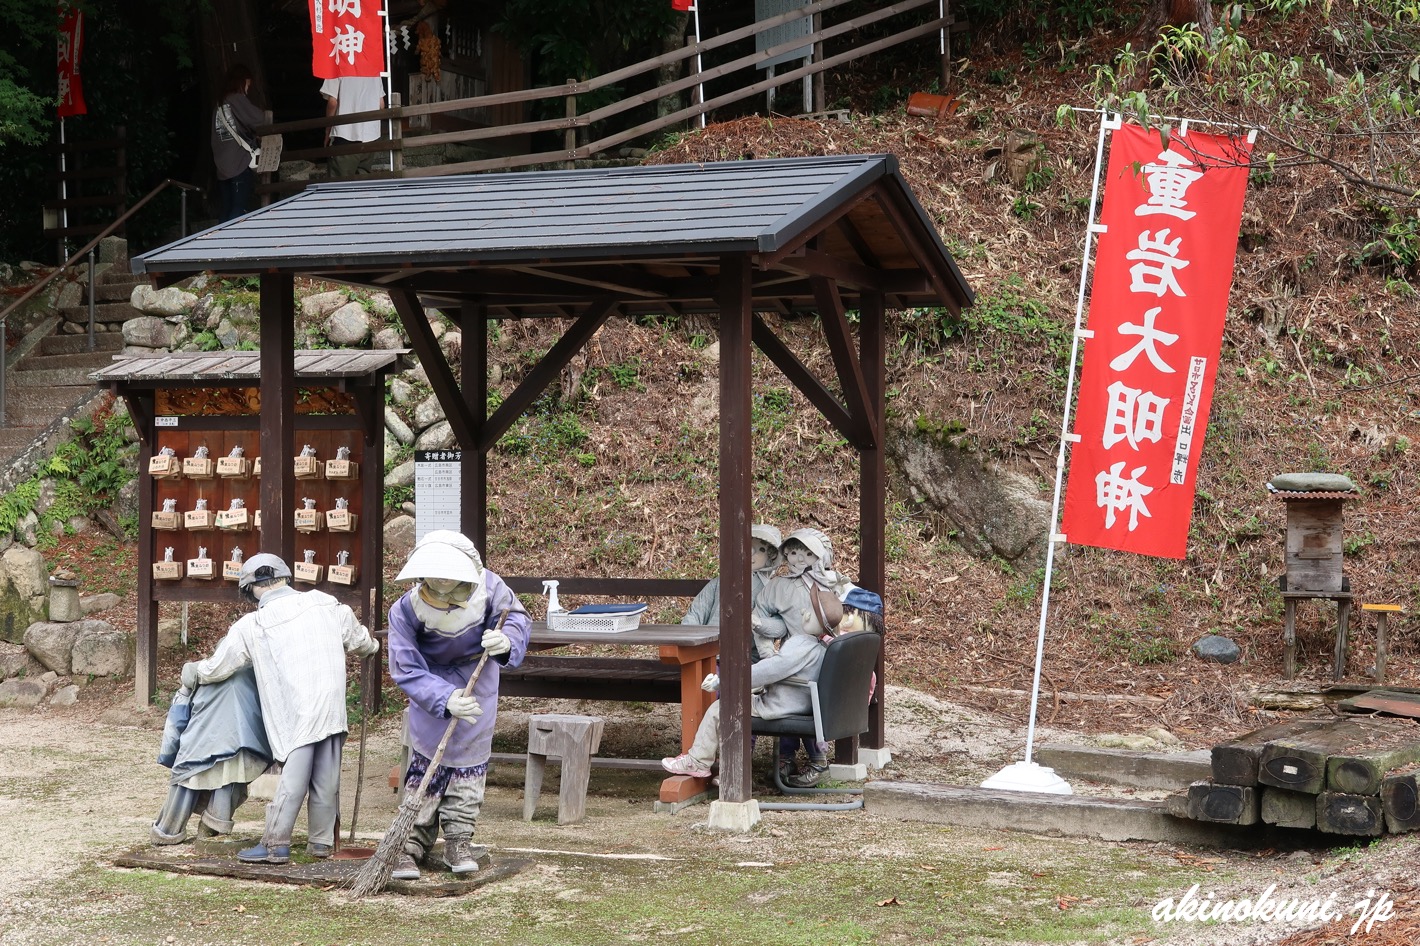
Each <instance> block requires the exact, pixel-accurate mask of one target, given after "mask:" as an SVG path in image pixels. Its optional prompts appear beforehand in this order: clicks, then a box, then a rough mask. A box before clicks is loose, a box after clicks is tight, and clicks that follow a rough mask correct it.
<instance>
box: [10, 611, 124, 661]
mask: <svg viewBox="0 0 1420 946" xmlns="http://www.w3.org/2000/svg"><path fill="white" fill-rule="evenodd" d="M91 624H102V625H104V626H105V627H108V626H110V625H109V624H108V622H106V621H92V620H91V621H65V622H63V623H59V622H55V621H36V622H35V623H34V624H31V625H30V626H29V627H28V628H26V629H25V650H27V651H29V652H30V656H31V657H33V658H34V659H35V660H38V661H39V662H40V663H42V664H44V665H45V666H46V667H48V668H49V669H50V670H53V671H54V672H55V673H68V672H69V670H70V660H71V659H72V657H73V654H74V642H75V641H76V640H78V639H79V635H80V633H82V632H83V631H84V630H85V629H86V628H87V627H88V626H89V625H91Z"/></svg>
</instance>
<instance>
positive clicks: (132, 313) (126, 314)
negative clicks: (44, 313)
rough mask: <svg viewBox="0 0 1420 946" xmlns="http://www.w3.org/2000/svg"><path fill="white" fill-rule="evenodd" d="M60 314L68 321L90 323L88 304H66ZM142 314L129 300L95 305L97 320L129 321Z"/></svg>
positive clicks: (95, 319) (81, 323) (95, 317)
mask: <svg viewBox="0 0 1420 946" xmlns="http://www.w3.org/2000/svg"><path fill="white" fill-rule="evenodd" d="M59 314H60V315H62V316H64V318H65V319H66V320H67V321H70V322H75V323H78V324H80V325H88V324H89V307H88V305H87V304H86V305H72V306H65V307H64V308H62V309H60V310H59ZM140 315H143V313H142V312H139V311H138V310H137V309H135V308H133V306H131V305H129V304H128V303H127V302H105V303H103V304H101V305H96V306H94V321H95V322H127V321H128V320H129V319H136V318H138V317H139V316H140Z"/></svg>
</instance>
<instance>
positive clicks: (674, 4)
mask: <svg viewBox="0 0 1420 946" xmlns="http://www.w3.org/2000/svg"><path fill="white" fill-rule="evenodd" d="M693 6H695V0H671V9H672V10H680V11H682V12H684V11H686V10H689V9H690V8H691V7H693Z"/></svg>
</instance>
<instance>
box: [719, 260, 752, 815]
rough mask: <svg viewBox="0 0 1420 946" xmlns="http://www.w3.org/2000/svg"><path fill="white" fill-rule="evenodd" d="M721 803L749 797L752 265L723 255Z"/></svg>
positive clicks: (721, 315)
mask: <svg viewBox="0 0 1420 946" xmlns="http://www.w3.org/2000/svg"><path fill="white" fill-rule="evenodd" d="M719 303H720V304H719V308H720V703H721V705H720V798H721V799H722V800H723V801H728V802H743V801H748V800H749V798H750V778H751V773H750V751H749V730H750V727H749V715H750V709H749V704H750V699H749V697H750V694H749V669H750V668H749V648H750V628H749V619H750V608H751V606H752V605H753V602H752V601H751V600H750V537H749V530H750V525H751V520H750V504H751V501H752V499H753V495H752V489H751V485H752V484H751V473H752V469H751V462H750V454H751V446H750V387H751V384H752V380H753V379H752V374H751V363H750V344H751V339H750V317H751V314H752V311H753V298H752V289H751V273H750V261H749V258H748V257H747V256H744V255H742V254H733V255H728V254H727V255H725V256H722V257H720V295H719Z"/></svg>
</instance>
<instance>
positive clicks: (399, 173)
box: [390, 92, 404, 177]
mask: <svg viewBox="0 0 1420 946" xmlns="http://www.w3.org/2000/svg"><path fill="white" fill-rule="evenodd" d="M403 104H404V97H403V96H402V95H400V94H399V93H398V92H391V93H390V108H394V109H397V108H399V107H400V106H402V105H403ZM403 137H404V118H403V117H402V116H400V115H391V116H390V142H391V144H393V143H394V142H396V141H399V140H400V139H402V138H403ZM390 173H391V174H393V175H395V176H396V177H403V176H404V149H403V148H395V147H391V148H390Z"/></svg>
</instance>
